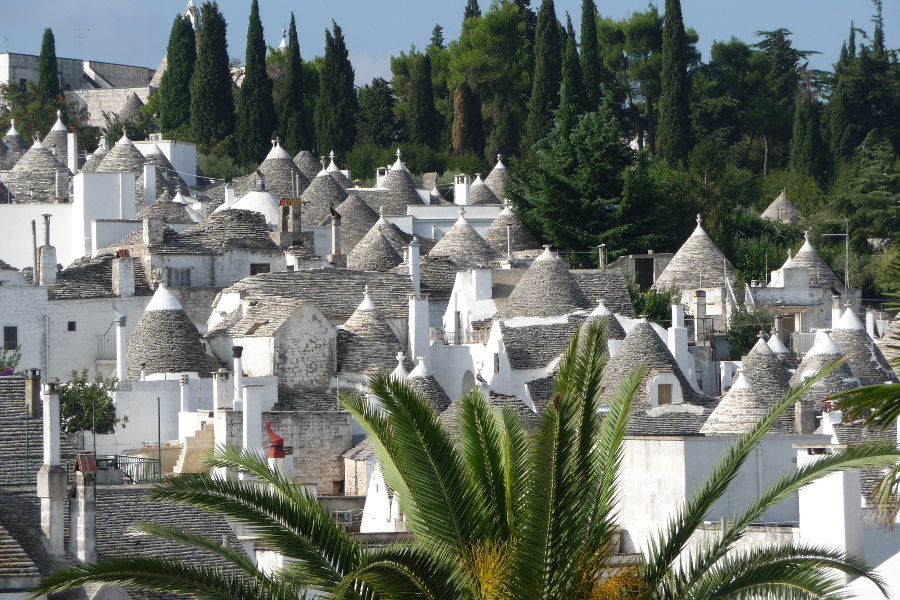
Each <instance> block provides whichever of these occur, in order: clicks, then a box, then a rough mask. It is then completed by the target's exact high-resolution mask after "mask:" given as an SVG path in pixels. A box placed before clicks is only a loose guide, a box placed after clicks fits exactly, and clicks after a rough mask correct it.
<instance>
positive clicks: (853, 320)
mask: <svg viewBox="0 0 900 600" xmlns="http://www.w3.org/2000/svg"><path fill="white" fill-rule="evenodd" d="M831 339H833V340H834V343H835V344H837V345H838V347H839V348H840V349H841V350H842V351H843V352H844V355H845V356H846V357H847V361H848V362H849V363H850V367H851V368H852V369H853V372H854V373H855V374H856V376H857V377H859V381H860V384H861V385H877V384H880V383H887V382H891V383H897V376H896V375H895V374H894V370H893V369H891V366H890V365H889V364H888V362H887V360H886V359H885V358H884V355H883V354H882V353H881V350H879V348H878V346H876V345H875V342H874V340H872V338H870V337H869V334H868V333H866V330H865V328H864V327H863V324H862V323H861V322H860V320H859V318H858V317H857V316H856V313H854V312H853V310H852V309H851V308H848V309H847V310H846V311H844V314H843V316H841V318H840V320H839V321H838V323H837V325H836V326H835V327H834V328H833V329H832V330H831Z"/></svg>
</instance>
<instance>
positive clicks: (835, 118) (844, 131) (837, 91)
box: [828, 78, 854, 163]
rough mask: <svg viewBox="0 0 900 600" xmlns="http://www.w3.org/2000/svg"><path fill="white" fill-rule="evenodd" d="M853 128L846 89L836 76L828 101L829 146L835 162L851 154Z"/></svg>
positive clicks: (845, 158)
mask: <svg viewBox="0 0 900 600" xmlns="http://www.w3.org/2000/svg"><path fill="white" fill-rule="evenodd" d="M853 129H854V128H853V125H852V124H851V123H850V107H849V106H848V102H847V89H846V87H845V86H844V84H843V82H842V81H841V80H840V78H838V81H837V85H836V86H835V88H834V93H833V94H832V95H831V101H830V102H829V103H828V132H829V142H830V143H829V146H830V150H831V157H832V159H833V160H834V162H835V163H839V162H843V161H846V160H847V159H849V158H850V156H851V155H852V154H853Z"/></svg>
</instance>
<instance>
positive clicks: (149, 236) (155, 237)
mask: <svg viewBox="0 0 900 600" xmlns="http://www.w3.org/2000/svg"><path fill="white" fill-rule="evenodd" d="M164 232H165V225H164V224H163V220H162V219H152V218H151V219H144V239H143V242H144V245H145V246H151V245H154V244H162V242H163V233H164Z"/></svg>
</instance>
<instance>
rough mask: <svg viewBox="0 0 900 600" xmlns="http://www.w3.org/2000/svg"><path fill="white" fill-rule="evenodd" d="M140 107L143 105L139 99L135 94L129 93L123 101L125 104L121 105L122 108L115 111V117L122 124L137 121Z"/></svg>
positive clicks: (139, 116)
mask: <svg viewBox="0 0 900 600" xmlns="http://www.w3.org/2000/svg"><path fill="white" fill-rule="evenodd" d="M142 106H144V103H143V102H141V99H140V98H138V96H137V94H135V93H134V92H131V94H130V95H129V96H128V98H126V99H125V103H124V104H122V107H121V108H119V110H117V111H116V115H118V117H119V120H120V121H122V122H125V121H137V120H139V119H140V118H141V107H142Z"/></svg>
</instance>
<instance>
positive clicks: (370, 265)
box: [347, 227, 403, 273]
mask: <svg viewBox="0 0 900 600" xmlns="http://www.w3.org/2000/svg"><path fill="white" fill-rule="evenodd" d="M401 262H403V258H401V257H400V255H399V254H398V253H397V251H396V250H394V248H393V246H391V243H390V242H389V241H387V238H385V237H384V235H383V234H382V233H381V231H380V230H379V228H377V227H373V228H372V229H371V230H370V231H369V233H368V234H366V237H364V238H363V239H362V241H360V242H359V243H358V244H357V245H356V247H354V248H353V250H351V251H350V253H349V254H347V267H349V268H351V269H356V270H358V271H381V272H382V273H386V272H388V271H390V270H391V269H393V268H394V267H396V266H397V265H399V264H400V263H401Z"/></svg>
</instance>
